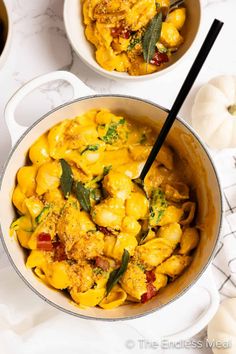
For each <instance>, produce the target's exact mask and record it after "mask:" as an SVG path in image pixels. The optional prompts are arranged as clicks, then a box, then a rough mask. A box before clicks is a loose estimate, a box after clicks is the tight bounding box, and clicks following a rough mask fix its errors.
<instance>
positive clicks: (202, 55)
mask: <svg viewBox="0 0 236 354" xmlns="http://www.w3.org/2000/svg"><path fill="white" fill-rule="evenodd" d="M222 26H223V22H221V21H218V20H216V19H215V20H214V22H213V23H212V25H211V28H210V30H209V32H208V34H207V36H206V38H205V40H204V42H203V45H202V47H201V49H200V51H199V53H198V55H197V57H196V59H195V61H194V63H193V65H192V67H191V69H190V71H189V73H188V75H187V77H186V79H185V81H184V83H183V85H182V87H181V89H180V91H179V94H178V96H177V97H176V99H175V102H174V104H173V106H172V108H171V110H170V112H169V114H168V116H167V118H166V121H165V123H164V125H163V127H162V129H161V131H160V133H159V135H158V137H157V140H156V142H155V144H154V145H153V148H152V150H151V152H150V154H149V156H148V159H147V161H146V163H145V165H144V167H143V169H142V171H141V174H140V179H141V180H144V178H145V177H146V175H147V173H148V171H149V169H150V168H151V166H152V164H153V162H154V160H155V158H156V156H157V154H158V152H159V150H160V148H161V146H162V144H163V143H164V141H165V139H166V136H167V134H168V133H169V131H170V128H171V127H172V125H173V123H174V121H175V118H176V116H177V114H178V113H179V110H180V108H181V107H182V104H183V103H184V101H185V99H186V97H187V95H188V93H189V91H190V90H191V88H192V86H193V84H194V81H195V80H196V78H197V76H198V74H199V72H200V70H201V68H202V66H203V64H204V62H205V60H206V58H207V56H208V54H209V52H210V50H211V48H212V46H213V44H214V42H215V40H216V38H217V36H218V34H219V32H220V30H221V28H222Z"/></svg>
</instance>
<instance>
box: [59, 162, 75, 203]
mask: <svg viewBox="0 0 236 354" xmlns="http://www.w3.org/2000/svg"><path fill="white" fill-rule="evenodd" d="M60 163H61V168H62V175H61V179H60V180H61V189H62V193H63V195H64V197H65V198H68V197H69V195H70V193H71V189H72V184H73V173H72V170H71V167H70V165H69V164H68V163H67V162H66V161H65V160H64V159H61V160H60Z"/></svg>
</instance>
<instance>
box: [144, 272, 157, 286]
mask: <svg viewBox="0 0 236 354" xmlns="http://www.w3.org/2000/svg"><path fill="white" fill-rule="evenodd" d="M145 274H146V279H147V283H153V282H154V281H155V280H156V276H155V273H154V271H153V270H148V271H147V272H146V273H145Z"/></svg>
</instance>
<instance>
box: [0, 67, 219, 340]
mask: <svg viewBox="0 0 236 354" xmlns="http://www.w3.org/2000/svg"><path fill="white" fill-rule="evenodd" d="M54 80H65V81H67V82H69V83H70V84H71V85H72V86H73V89H74V97H76V99H74V101H72V102H69V103H66V104H64V105H62V106H60V107H58V108H56V109H54V110H53V111H51V112H49V113H48V114H46V115H45V116H43V117H42V118H40V119H39V120H37V121H36V122H35V123H34V124H33V125H32V126H31V127H30V128H28V129H27V128H26V127H23V126H21V125H19V124H18V123H17V122H16V121H15V116H14V113H15V109H16V106H17V105H18V103H19V102H20V101H21V100H22V99H23V98H24V97H25V96H26V95H28V94H29V93H30V92H31V91H33V90H34V89H35V88H36V87H39V86H41V85H42V84H45V83H47V82H49V81H54ZM88 92H90V93H91V91H90V90H89V89H88V88H87V87H86V86H85V85H84V84H83V83H82V82H81V81H80V80H79V79H77V78H76V77H75V76H74V75H72V74H70V73H68V72H63V71H58V72H54V73H50V74H47V75H44V76H41V77H38V78H36V79H34V80H32V81H30V82H29V83H27V84H26V85H25V86H23V87H22V88H21V89H20V90H19V91H17V92H16V94H15V95H14V96H13V97H12V98H11V99H10V101H9V102H8V104H7V106H6V110H5V119H6V123H7V125H8V128H9V131H10V134H11V138H12V144H13V145H14V146H13V148H12V151H11V153H10V156H9V157H8V160H7V162H6V164H5V167H4V170H3V173H2V177H1V181H0V198H1V203H0V221H1V233H2V241H3V246H4V248H5V251H6V253H7V255H8V257H9V260H10V262H11V264H12V266H13V267H14V269H15V270H16V272H17V273H18V275H19V276H20V277H21V279H23V280H24V282H25V283H26V284H27V285H28V286H29V287H30V288H31V289H32V290H33V292H34V293H35V294H37V295H38V296H40V297H41V298H42V299H43V300H44V301H46V302H47V303H49V304H51V305H53V306H54V307H56V308H57V309H60V310H62V311H64V312H66V313H69V314H72V315H75V316H78V317H81V318H86V319H100V320H112V321H114V320H121V319H122V320H126V319H134V318H138V317H141V316H144V315H147V314H150V313H152V312H154V311H157V312H156V313H155V314H153V315H150V316H149V318H150V320H151V318H153V317H154V316H155V317H156V321H155V326H156V335H157V336H159V337H160V336H168V338H171V339H173V340H179V339H181V340H183V339H186V338H189V337H191V336H193V335H194V334H196V333H198V332H199V331H200V330H201V329H202V328H204V327H205V326H206V325H207V323H208V322H209V320H210V319H211V318H212V317H213V315H214V313H215V312H216V309H217V307H218V304H219V297H218V292H217V289H216V288H215V284H214V282H213V281H212V277H211V272H210V270H209V269H208V268H209V267H208V266H209V264H210V261H211V259H212V257H213V254H214V251H215V249H216V244H217V240H218V237H219V232H220V227H221V215H222V202H221V191H220V186H219V181H218V178H217V174H216V171H215V168H214V165H213V163H212V161H211V158H210V156H209V154H208V153H207V150H206V148H205V147H204V145H203V144H202V142H201V141H200V139H199V137H198V136H197V134H196V133H195V132H193V130H192V129H191V128H190V127H189V126H188V125H187V124H186V123H185V122H183V121H182V120H181V119H177V120H176V122H175V124H174V126H173V128H172V129H171V132H170V133H169V136H168V138H167V142H168V143H169V144H170V145H171V146H172V147H173V148H174V149H175V150H176V151H177V152H178V153H179V154H180V156H181V157H182V159H183V161H185V162H186V165H188V166H189V169H190V170H191V172H192V181H193V184H194V185H195V186H196V193H197V198H198V222H199V223H200V224H203V225H204V229H203V231H202V232H201V240H200V244H199V246H198V248H197V250H196V253H195V257H194V260H193V262H192V264H191V266H190V267H189V268H188V269H187V270H186V272H184V274H183V275H182V276H180V277H179V278H178V279H176V280H175V281H174V282H173V283H170V284H169V285H168V286H167V287H166V288H164V289H162V290H161V291H160V292H159V293H158V295H157V296H156V297H155V298H153V299H152V300H150V301H149V302H147V303H145V304H133V305H124V306H121V307H119V308H117V309H113V310H103V309H99V308H89V309H80V308H79V307H77V306H75V305H74V304H72V302H71V301H70V300H69V299H68V298H67V297H66V295H64V293H63V292H58V291H54V290H52V289H50V288H48V287H47V286H46V285H44V284H43V283H42V282H40V281H39V280H38V279H37V278H36V277H35V275H34V274H33V272H32V271H31V270H29V269H27V268H26V267H25V253H24V250H23V249H22V248H21V247H20V246H19V244H18V242H17V241H16V240H15V239H14V238H13V237H10V236H9V228H10V224H11V222H12V220H13V219H14V218H15V210H14V208H13V206H12V202H11V196H12V191H13V188H14V186H15V176H16V173H17V171H18V169H19V168H20V167H21V166H22V165H24V164H25V157H26V154H27V151H28V149H29V147H30V146H31V145H32V143H33V142H34V141H35V140H36V139H37V138H38V137H39V136H41V135H42V134H43V133H44V132H46V131H47V130H48V129H50V128H51V127H52V126H53V125H55V124H57V123H58V122H60V121H62V120H64V119H65V118H73V117H75V116H77V115H80V114H82V113H83V112H86V111H88V110H90V109H92V108H101V107H103V108H104V107H106V108H108V109H110V110H112V111H113V112H115V113H117V112H119V113H122V114H124V115H125V116H132V118H133V119H135V120H137V121H145V124H147V123H148V124H151V125H152V126H153V127H154V128H157V129H159V127H160V126H161V125H162V124H163V122H164V120H165V118H166V115H167V111H166V110H165V109H163V108H161V107H159V106H157V105H156V104H154V103H152V102H148V101H146V100H143V99H139V98H134V97H129V96H121V95H94V94H92V95H90V96H86V97H80V98H78V97H79V96H83V95H86V94H88ZM144 117H146V118H144ZM193 285H194V286H193ZM182 295H184V296H182ZM32 296H34V295H33V294H32ZM205 300H206V301H205ZM204 302H205V303H204ZM199 305H200V308H199Z"/></svg>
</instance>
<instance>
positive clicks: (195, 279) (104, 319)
mask: <svg viewBox="0 0 236 354" xmlns="http://www.w3.org/2000/svg"><path fill="white" fill-rule="evenodd" d="M107 97H111V98H125V99H131V100H134V101H135V100H138V101H141V102H143V103H147V104H150V105H152V106H153V107H155V108H158V109H161V110H163V111H164V112H166V113H168V112H169V110H168V109H166V108H164V107H162V106H161V105H159V104H157V103H154V102H152V101H149V100H146V99H143V98H139V97H135V96H131V95H122V94H94V95H87V96H83V97H79V98H77V99H74V100H72V101H69V102H66V103H64V104H62V105H60V106H57V107H55V108H54V109H52V110H50V111H49V112H47V113H45V114H44V115H43V116H42V117H40V118H39V119H37V120H36V121H35V122H34V123H33V124H32V125H30V127H29V128H27V129H26V131H25V132H24V133H23V134H22V135H21V136H20V138H19V139H18V140H17V142H16V143H15V145H14V146H13V147H12V148H11V150H10V153H9V155H8V157H7V160H6V162H5V163H4V166H3V168H2V171H1V174H0V192H1V187H2V182H3V178H4V176H5V172H6V169H7V167H8V164H9V162H10V160H11V158H12V155H13V154H14V153H15V151H16V149H17V147H18V146H19V144H20V143H21V142H22V141H23V140H24V138H25V137H26V135H27V134H28V133H29V132H30V131H31V130H32V129H33V128H34V127H35V126H37V125H38V124H39V123H40V122H41V121H42V120H44V119H46V118H47V117H48V116H49V115H50V114H52V113H54V112H56V111H57V110H59V109H61V108H63V107H65V106H68V105H71V104H74V103H77V102H81V101H84V100H87V99H96V98H107ZM176 120H177V121H178V122H180V123H181V124H183V125H184V127H185V128H187V129H188V130H189V131H190V133H192V134H193V136H194V137H195V138H196V139H197V141H198V143H199V144H200V146H201V147H202V148H203V150H204V152H205V153H206V155H207V157H208V159H209V162H210V163H211V166H212V169H213V172H214V175H215V178H216V181H217V186H218V192H219V197H220V200H219V208H220V210H219V215H220V219H219V226H218V231H217V234H216V236H215V242H214V246H213V248H212V251H211V253H210V254H209V256H208V259H207V262H206V263H205V265H204V267H203V268H202V269H201V271H200V272H199V273H198V274H196V275H195V277H194V280H193V281H192V282H191V283H190V284H189V285H188V286H186V287H185V288H184V289H183V290H182V291H181V292H180V293H179V294H178V295H176V296H175V297H174V298H173V299H172V300H171V301H169V302H167V303H166V304H162V305H161V306H160V307H154V308H152V309H151V310H148V311H146V312H144V313H141V314H136V315H131V316H128V317H120V318H112V317H108V318H103V317H92V316H88V315H83V314H80V313H76V312H74V311H72V310H67V309H65V308H63V307H62V306H60V305H58V304H56V303H55V302H53V301H52V300H49V299H48V298H47V297H45V296H44V295H42V294H41V293H40V292H39V291H38V290H37V289H36V288H35V287H34V286H32V285H31V284H30V282H29V281H28V280H27V279H26V278H25V277H24V275H23V274H22V273H21V271H20V269H19V268H18V267H17V266H16V264H15V263H14V260H13V258H12V256H11V254H10V252H9V251H8V248H7V245H6V243H5V238H4V236H3V230H2V226H1V222H0V239H1V242H2V245H3V248H4V250H5V252H6V254H7V257H8V259H9V261H10V263H11V265H12V267H13V268H14V270H15V271H16V273H17V274H18V275H19V277H20V278H21V280H22V281H23V282H24V283H25V284H26V285H27V286H28V287H29V288H30V289H31V290H32V291H33V292H34V293H35V294H36V295H38V296H39V297H40V298H41V299H42V300H43V301H44V302H46V303H47V304H49V305H51V306H53V307H54V308H56V309H58V310H60V311H62V312H64V313H67V314H69V315H72V316H75V317H79V318H82V319H88V320H96V321H104V322H117V321H126V320H133V319H137V318H141V317H144V316H146V315H149V314H152V313H154V312H157V311H160V310H162V309H163V308H165V307H166V306H168V305H169V304H172V303H173V302H174V301H176V300H178V299H179V298H180V297H182V296H183V295H184V294H186V293H187V292H188V290H190V289H191V288H192V287H193V286H194V285H195V284H196V282H197V281H198V280H199V279H200V278H201V276H202V275H203V274H204V272H205V271H206V270H207V268H208V266H209V264H210V263H211V261H212V259H213V257H214V254H215V251H216V248H217V245H218V242H219V238H220V233H221V230H222V219H223V218H222V215H223V198H222V195H223V194H222V188H221V183H220V179H219V175H218V172H217V170H216V168H215V165H214V162H213V159H212V157H211V156H210V154H209V152H208V149H207V147H206V145H205V143H203V142H202V140H201V138H200V137H199V135H198V134H197V133H196V132H195V131H194V129H193V128H192V127H191V126H190V125H189V124H188V123H187V122H185V121H184V120H183V119H181V118H179V117H176Z"/></svg>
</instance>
